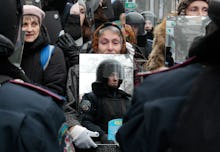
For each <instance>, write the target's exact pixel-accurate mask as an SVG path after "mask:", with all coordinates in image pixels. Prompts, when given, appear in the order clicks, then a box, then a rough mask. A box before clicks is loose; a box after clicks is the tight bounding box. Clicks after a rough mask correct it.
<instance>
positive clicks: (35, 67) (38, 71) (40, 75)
mask: <svg viewBox="0 0 220 152" xmlns="http://www.w3.org/2000/svg"><path fill="white" fill-rule="evenodd" d="M48 44H49V39H48V37H47V33H46V30H45V29H44V28H43V26H42V28H41V33H40V35H39V36H38V38H37V39H36V40H35V41H34V42H30V43H28V42H25V44H24V51H23V56H22V62H21V67H22V69H23V70H24V72H25V74H26V75H27V76H28V77H29V78H30V79H31V80H32V81H33V83H35V84H38V85H42V87H45V88H48V89H50V90H51V91H53V92H55V93H58V94H60V95H64V93H65V83H66V75H67V72H66V65H65V60H64V55H63V52H62V50H61V49H60V48H59V47H56V46H55V48H54V52H53V54H52V56H51V59H50V62H49V64H48V66H47V68H46V69H45V70H43V69H42V67H41V65H40V52H41V50H42V49H43V47H45V46H46V45H48Z"/></svg>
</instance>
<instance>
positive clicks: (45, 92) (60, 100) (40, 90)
mask: <svg viewBox="0 0 220 152" xmlns="http://www.w3.org/2000/svg"><path fill="white" fill-rule="evenodd" d="M9 82H11V83H13V84H17V85H21V86H24V87H26V88H29V89H31V90H34V91H37V92H38V93H40V94H42V95H46V96H50V97H52V98H53V99H54V100H55V101H56V102H57V103H58V104H59V105H60V104H63V103H64V102H65V100H66V99H65V98H64V97H63V96H60V95H58V94H56V93H53V92H51V91H49V90H47V89H44V88H42V87H39V86H36V85H33V84H30V83H27V82H20V81H16V80H10V81H9Z"/></svg>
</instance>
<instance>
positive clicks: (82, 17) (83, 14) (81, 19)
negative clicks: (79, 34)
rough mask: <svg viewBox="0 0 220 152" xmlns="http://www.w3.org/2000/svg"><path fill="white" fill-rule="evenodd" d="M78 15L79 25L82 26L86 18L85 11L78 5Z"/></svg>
mask: <svg viewBox="0 0 220 152" xmlns="http://www.w3.org/2000/svg"><path fill="white" fill-rule="evenodd" d="M79 15H80V25H81V26H82V25H83V22H84V20H85V18H86V10H85V8H84V7H83V6H81V5H79Z"/></svg>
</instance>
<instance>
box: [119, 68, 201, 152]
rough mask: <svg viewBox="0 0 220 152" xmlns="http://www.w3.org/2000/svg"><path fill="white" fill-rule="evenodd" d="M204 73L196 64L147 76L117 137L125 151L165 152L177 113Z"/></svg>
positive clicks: (135, 94) (135, 95)
mask: <svg viewBox="0 0 220 152" xmlns="http://www.w3.org/2000/svg"><path fill="white" fill-rule="evenodd" d="M203 70H204V68H203V67H202V65H200V64H195V65H188V66H186V67H184V68H179V69H175V70H171V71H169V72H163V73H158V74H155V75H150V76H148V77H147V78H146V79H145V80H144V82H143V83H142V84H141V85H140V86H139V87H138V88H136V90H135V92H134V96H133V99H132V102H133V105H132V108H131V109H130V110H129V112H128V113H127V115H126V117H124V119H123V120H124V121H123V122H124V124H123V126H122V128H121V129H120V130H119V132H118V134H117V141H118V142H119V144H120V147H121V149H122V151H126V152H132V151H137V152H144V151H149V152H157V151H165V150H166V148H167V147H168V146H169V145H168V143H169V141H170V139H171V137H170V135H171V134H172V133H173V131H174V129H173V128H174V124H175V120H176V119H177V114H178V113H179V111H178V109H180V107H181V106H182V104H183V102H184V101H185V100H186V98H187V95H188V94H189V92H190V88H191V87H192V85H193V82H194V80H195V79H196V78H197V76H198V75H199V74H200V73H201V72H202V71H203ZM177 75H178V76H177ZM174 82H175V83H174ZM148 86H151V87H148ZM163 148H164V149H163Z"/></svg>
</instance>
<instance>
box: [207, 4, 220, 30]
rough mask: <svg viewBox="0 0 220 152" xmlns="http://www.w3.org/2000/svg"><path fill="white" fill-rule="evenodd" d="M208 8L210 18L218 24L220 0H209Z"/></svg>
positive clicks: (219, 21) (219, 20) (219, 22)
mask: <svg viewBox="0 0 220 152" xmlns="http://www.w3.org/2000/svg"><path fill="white" fill-rule="evenodd" d="M208 3H209V9H208V15H209V17H210V18H211V20H212V21H213V22H214V23H215V24H216V25H218V27H219V26H220V1H219V0H209V1H208Z"/></svg>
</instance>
